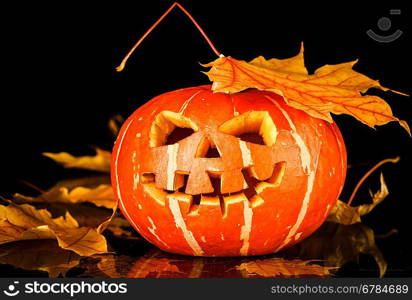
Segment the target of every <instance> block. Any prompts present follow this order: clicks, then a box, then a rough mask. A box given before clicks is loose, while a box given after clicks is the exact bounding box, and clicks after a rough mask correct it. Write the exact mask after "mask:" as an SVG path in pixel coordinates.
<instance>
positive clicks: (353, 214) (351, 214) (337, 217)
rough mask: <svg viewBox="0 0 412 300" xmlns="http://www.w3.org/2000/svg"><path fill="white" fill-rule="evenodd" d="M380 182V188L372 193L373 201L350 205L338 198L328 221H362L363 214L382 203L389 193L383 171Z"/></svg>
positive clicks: (345, 222)
mask: <svg viewBox="0 0 412 300" xmlns="http://www.w3.org/2000/svg"><path fill="white" fill-rule="evenodd" d="M380 183H381V187H380V189H379V190H378V191H377V192H376V193H375V194H373V195H372V193H371V196H372V203H370V204H362V205H359V206H350V205H348V204H347V203H345V202H343V201H341V200H338V201H337V202H336V205H335V207H334V208H333V209H332V211H331V213H330V215H329V216H328V218H327V221H329V222H334V223H340V224H344V225H350V224H355V223H360V222H361V216H363V215H366V214H367V213H369V212H371V211H372V210H373V209H374V208H375V207H376V205H378V204H379V203H381V202H382V201H383V200H384V199H385V198H386V197H387V196H388V195H389V190H388V187H387V186H386V183H385V179H384V178H383V174H382V173H381V176H380Z"/></svg>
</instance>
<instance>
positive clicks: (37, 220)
mask: <svg viewBox="0 0 412 300" xmlns="http://www.w3.org/2000/svg"><path fill="white" fill-rule="evenodd" d="M100 233H101V232H100V231H99V229H94V228H90V227H79V224H78V223H77V221H76V220H75V219H74V218H73V217H72V216H71V215H70V213H68V212H66V215H65V216H64V217H63V216H60V217H58V218H52V216H51V213H50V212H49V211H48V210H46V209H36V208H35V207H33V206H31V205H29V204H21V205H18V204H14V203H12V202H9V205H8V206H3V205H0V244H5V243H9V242H15V241H21V240H38V239H57V242H58V244H59V246H60V247H61V248H63V249H67V250H72V251H74V252H76V253H77V254H79V255H82V256H89V255H93V254H96V253H105V252H107V243H106V239H105V237H104V236H103V235H101V234H100Z"/></svg>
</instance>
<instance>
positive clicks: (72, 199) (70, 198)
mask: <svg viewBox="0 0 412 300" xmlns="http://www.w3.org/2000/svg"><path fill="white" fill-rule="evenodd" d="M13 197H14V200H16V201H26V202H31V203H39V202H40V203H42V202H51V203H56V202H62V203H83V202H89V203H93V204H94V205H96V206H99V207H106V208H109V209H112V208H113V207H114V206H115V205H116V199H115V197H114V194H113V189H112V186H111V185H108V184H101V185H99V186H97V187H96V188H86V187H82V186H79V187H76V188H74V189H72V190H71V191H69V189H68V188H66V187H55V188H52V189H51V190H49V191H47V192H45V193H43V194H41V195H39V196H37V197H29V196H24V195H21V194H18V193H17V194H15V195H14V196H13Z"/></svg>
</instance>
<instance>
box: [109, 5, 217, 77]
mask: <svg viewBox="0 0 412 300" xmlns="http://www.w3.org/2000/svg"><path fill="white" fill-rule="evenodd" d="M175 6H177V7H178V8H180V10H181V11H183V12H184V13H185V14H186V16H188V18H189V19H190V21H192V23H193V24H194V25H195V26H196V28H197V29H198V30H199V31H200V33H201V34H202V35H203V37H204V38H205V40H206V41H207V43H208V44H209V46H210V47H211V48H212V50H213V52H215V54H216V55H217V56H221V54H220V52H219V51H218V50H217V49H216V47H215V46H214V45H213V43H212V42H211V41H210V39H209V37H208V36H207V34H206V33H205V32H204V31H203V29H202V27H200V25H199V24H198V23H197V22H196V20H195V19H194V18H193V17H192V15H191V14H190V13H189V12H188V11H187V10H186V9H185V8H184V7H183V6H182V5H180V3H179V2H175V3H173V4H172V6H170V7H169V8H168V9H167V10H166V12H165V13H164V14H163V15H162V16H161V17H160V18H159V19H158V20H157V21H156V22H155V23H154V24H153V25H152V26H151V27H150V28H149V29H148V30H147V31H146V32H145V34H143V36H142V37H141V38H140V39H139V40H138V41H137V43H136V44H135V45H134V46H133V48H132V49H130V51H129V53H127V55H126V56H125V57H124V58H123V60H122V62H121V63H120V65H119V66H118V67H117V68H116V71H117V72H121V71H122V70H123V69H124V67H125V66H126V62H127V60H128V59H129V57H130V55H132V53H133V52H134V50H135V49H136V48H137V47H138V46H139V45H140V44H141V43H142V42H143V40H144V39H145V38H146V37H147V36H148V35H149V34H150V33H151V32H152V30H153V29H155V28H156V26H157V25H159V23H160V22H161V21H162V20H163V19H164V18H165V17H166V16H167V15H168V14H169V13H170V12H171V11H172V9H173V8H174V7H175Z"/></svg>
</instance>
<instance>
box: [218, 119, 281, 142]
mask: <svg viewBox="0 0 412 300" xmlns="http://www.w3.org/2000/svg"><path fill="white" fill-rule="evenodd" d="M219 131H221V132H223V133H226V134H230V135H234V136H236V137H238V138H239V139H241V140H244V141H246V142H250V143H254V144H261V145H267V146H272V145H273V144H274V143H275V142H276V137H277V134H278V131H277V129H276V125H275V123H274V122H273V120H272V118H271V116H270V115H269V113H268V112H267V111H248V112H245V113H243V114H241V115H239V116H237V117H235V118H233V119H231V120H229V121H226V122H225V123H223V124H222V125H220V127H219Z"/></svg>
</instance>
